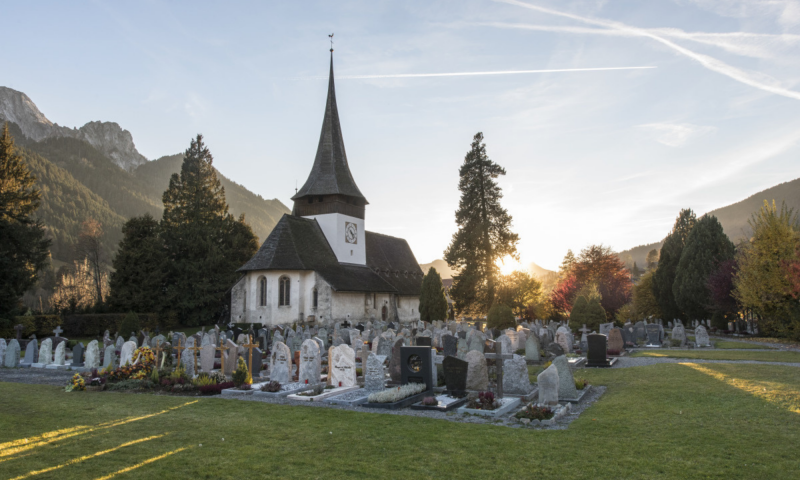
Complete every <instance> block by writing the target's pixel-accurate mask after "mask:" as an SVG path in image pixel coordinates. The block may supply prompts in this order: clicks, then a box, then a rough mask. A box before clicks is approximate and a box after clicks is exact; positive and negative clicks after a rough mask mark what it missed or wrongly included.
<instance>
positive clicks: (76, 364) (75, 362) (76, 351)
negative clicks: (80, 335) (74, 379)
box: [71, 340, 97, 368]
mask: <svg viewBox="0 0 800 480" xmlns="http://www.w3.org/2000/svg"><path fill="white" fill-rule="evenodd" d="M92 341H93V342H94V343H95V345H96V344H97V340H92ZM84 350H85V349H84V347H83V342H78V343H77V344H76V345H75V346H74V347H72V364H71V368H80V367H83V366H84V363H83V352H84Z"/></svg>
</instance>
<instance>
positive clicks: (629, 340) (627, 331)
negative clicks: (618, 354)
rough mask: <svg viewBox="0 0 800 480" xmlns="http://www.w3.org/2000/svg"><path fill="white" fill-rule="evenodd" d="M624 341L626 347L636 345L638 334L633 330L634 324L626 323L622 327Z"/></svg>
mask: <svg viewBox="0 0 800 480" xmlns="http://www.w3.org/2000/svg"><path fill="white" fill-rule="evenodd" d="M622 341H623V342H624V343H625V346H626V347H633V346H635V345H636V335H635V334H634V331H633V325H626V326H624V327H622Z"/></svg>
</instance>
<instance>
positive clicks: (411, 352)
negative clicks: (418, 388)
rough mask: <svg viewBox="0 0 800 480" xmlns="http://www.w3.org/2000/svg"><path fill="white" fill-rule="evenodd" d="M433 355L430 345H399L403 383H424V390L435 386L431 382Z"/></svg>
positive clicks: (433, 366)
mask: <svg viewBox="0 0 800 480" xmlns="http://www.w3.org/2000/svg"><path fill="white" fill-rule="evenodd" d="M433 368H435V365H434V364H433V355H432V354H431V347H419V346H417V347H401V348H400V377H401V382H402V383H403V385H405V384H408V383H424V384H425V386H426V387H427V389H426V390H428V391H430V390H431V389H433V387H434V386H435V385H434V383H433Z"/></svg>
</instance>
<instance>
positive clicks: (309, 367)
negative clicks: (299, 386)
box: [297, 340, 322, 385]
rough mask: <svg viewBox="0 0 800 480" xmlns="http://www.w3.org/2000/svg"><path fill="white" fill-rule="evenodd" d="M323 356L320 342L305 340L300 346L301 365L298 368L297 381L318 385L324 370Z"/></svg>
mask: <svg viewBox="0 0 800 480" xmlns="http://www.w3.org/2000/svg"><path fill="white" fill-rule="evenodd" d="M321 362H322V357H321V356H320V353H319V344H318V343H317V342H315V341H314V340H304V341H303V344H302V345H301V346H300V365H299V366H298V370H297V372H298V373H297V381H298V382H300V383H308V384H310V385H316V384H317V383H319V377H320V372H322V366H321Z"/></svg>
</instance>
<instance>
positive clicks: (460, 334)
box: [456, 332, 467, 340]
mask: <svg viewBox="0 0 800 480" xmlns="http://www.w3.org/2000/svg"><path fill="white" fill-rule="evenodd" d="M456 335H458V338H463V339H464V340H466V339H467V332H457V333H456Z"/></svg>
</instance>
